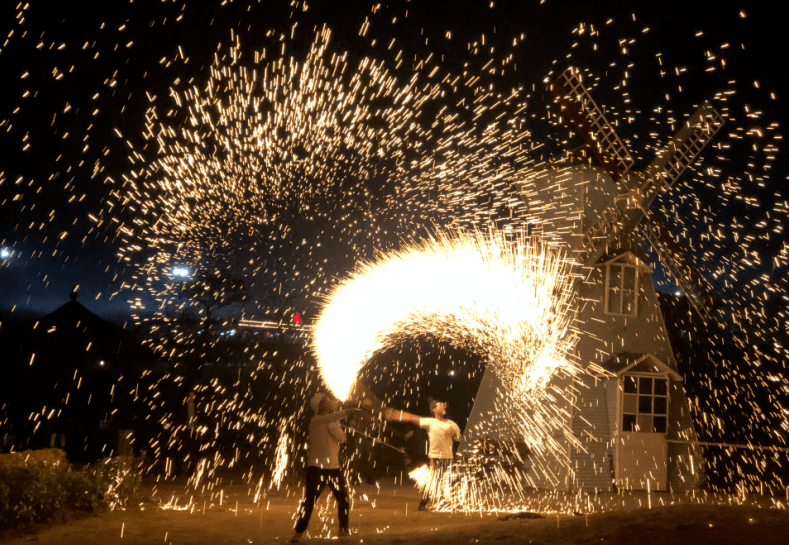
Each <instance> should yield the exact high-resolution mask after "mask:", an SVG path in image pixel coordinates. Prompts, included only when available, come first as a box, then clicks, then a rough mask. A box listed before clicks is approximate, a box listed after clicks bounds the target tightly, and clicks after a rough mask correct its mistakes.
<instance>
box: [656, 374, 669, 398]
mask: <svg viewBox="0 0 789 545" xmlns="http://www.w3.org/2000/svg"><path fill="white" fill-rule="evenodd" d="M667 393H668V381H667V380H666V379H664V378H656V379H655V395H658V396H664V395H666V394H667Z"/></svg>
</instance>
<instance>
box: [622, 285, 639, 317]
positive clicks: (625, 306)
mask: <svg viewBox="0 0 789 545" xmlns="http://www.w3.org/2000/svg"><path fill="white" fill-rule="evenodd" d="M622 314H628V315H630V316H635V315H636V292H634V291H623V292H622Z"/></svg>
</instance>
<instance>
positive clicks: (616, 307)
mask: <svg viewBox="0 0 789 545" xmlns="http://www.w3.org/2000/svg"><path fill="white" fill-rule="evenodd" d="M621 306H622V292H621V291H620V290H619V289H610V290H608V312H614V313H616V314H619V313H620V312H621V310H620V308H621Z"/></svg>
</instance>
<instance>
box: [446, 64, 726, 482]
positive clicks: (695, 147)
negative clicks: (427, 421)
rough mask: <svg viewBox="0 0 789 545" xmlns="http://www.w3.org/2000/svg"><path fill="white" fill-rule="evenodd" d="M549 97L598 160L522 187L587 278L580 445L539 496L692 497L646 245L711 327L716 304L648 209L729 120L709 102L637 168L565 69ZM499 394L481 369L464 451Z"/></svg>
mask: <svg viewBox="0 0 789 545" xmlns="http://www.w3.org/2000/svg"><path fill="white" fill-rule="evenodd" d="M551 90H552V92H553V94H554V96H555V99H556V102H557V104H558V105H559V106H560V108H561V115H562V117H563V118H564V120H565V121H567V122H570V123H572V124H574V125H575V127H576V130H577V131H578V133H580V135H581V136H582V137H583V138H584V140H585V141H586V143H587V145H588V150H589V155H590V159H591V160H586V161H583V162H581V163H580V164H571V165H564V166H558V167H555V168H554V167H551V168H546V169H544V170H537V171H534V172H532V173H531V174H530V175H529V176H528V178H527V179H525V180H523V181H522V182H521V183H520V184H518V185H519V190H520V192H521V195H522V197H523V200H524V201H525V202H526V203H527V204H528V206H529V215H530V216H532V218H530V219H531V220H533V222H534V223H535V224H537V225H540V226H541V230H542V231H543V234H544V235H548V236H552V237H553V238H554V239H556V240H557V241H558V242H560V243H562V244H564V245H566V247H567V248H568V249H570V250H571V252H572V253H573V255H574V256H575V258H576V260H577V262H578V264H579V266H580V267H582V268H583V269H582V270H583V271H584V273H585V280H584V281H582V282H581V281H579V282H578V285H577V288H576V289H577V299H578V301H579V309H578V320H579V324H580V325H579V329H581V330H582V336H581V339H580V341H579V343H578V346H577V354H576V356H577V357H578V359H579V361H580V362H581V365H583V366H585V367H586V368H587V370H588V371H589V374H588V375H587V376H585V377H583V378H582V379H581V383H580V384H575V385H574V386H572V387H570V388H569V389H568V390H567V391H571V392H572V394H571V395H570V399H569V401H568V403H567V407H564V412H565V413H566V414H567V415H568V416H567V418H568V425H569V427H570V428H571V429H572V431H573V435H574V436H575V437H576V438H578V439H579V440H580V441H581V442H582V443H583V448H577V446H576V447H573V446H571V445H570V444H568V443H567V441H565V443H564V444H566V448H567V452H566V457H565V458H564V460H561V461H560V460H555V461H548V463H547V464H546V463H542V464H541V466H540V468H535V470H534V471H533V474H531V475H530V476H529V478H530V479H531V480H532V481H533V482H534V484H535V485H536V486H538V487H541V488H543V487H544V488H559V489H579V488H583V489H584V490H587V491H594V490H608V489H610V488H611V485H612V483H616V484H617V486H619V487H623V488H627V489H636V490H647V489H649V490H668V489H673V490H680V489H687V488H692V487H694V486H696V485H697V484H698V482H699V479H700V475H699V467H700V464H699V462H700V459H699V458H700V457H699V456H698V455H697V453H696V452H695V449H694V448H693V441H694V439H695V432H694V428H693V422H692V419H691V417H690V414H689V406H688V400H687V397H686V396H685V392H684V389H683V378H682V376H680V374H679V373H678V372H677V367H676V361H675V359H674V356H673V352H672V348H671V345H670V343H669V340H668V334H667V332H666V327H665V323H664V321H663V316H662V314H661V309H660V306H659V303H658V300H657V294H656V292H655V287H654V285H653V284H652V280H651V276H650V273H651V269H650V267H649V266H647V264H646V257H645V254H644V251H643V250H642V248H641V241H642V240H645V241H646V242H647V243H648V244H649V245H650V246H651V247H652V248H653V249H654V251H655V254H656V255H657V256H658V258H659V260H660V264H661V265H662V266H663V267H664V269H665V271H666V272H667V273H668V274H669V275H670V276H671V277H672V279H673V280H674V282H676V284H677V285H678V286H679V287H680V289H681V290H682V291H683V293H684V294H685V295H686V296H687V297H688V299H689V301H690V302H691V304H692V306H693V308H694V309H695V310H696V312H698V314H699V315H700V316H701V317H702V318H706V317H707V316H708V315H709V312H710V308H711V306H712V303H713V300H712V297H711V295H710V292H709V289H708V288H707V283H706V281H705V280H704V278H703V277H702V276H701V275H700V274H699V273H698V271H697V270H696V269H695V268H694V267H692V265H691V264H690V263H688V262H687V260H686V259H685V258H684V256H683V255H682V252H681V251H680V249H679V245H678V244H677V243H676V242H675V241H674V240H673V239H672V237H671V235H670V234H669V231H668V229H667V228H666V227H665V226H664V225H663V223H662V222H661V221H660V220H659V219H658V218H657V217H656V216H655V215H654V214H653V213H652V212H651V211H650V206H651V205H652V203H653V201H654V199H655V197H656V196H657V195H659V194H660V193H661V192H662V191H665V190H667V189H669V188H671V187H672V186H673V185H674V183H675V182H676V181H677V179H678V178H679V177H680V176H681V175H682V173H683V172H684V171H685V169H687V168H688V167H689V166H690V165H691V164H692V163H693V162H694V160H695V159H696V158H697V157H698V155H699V154H700V153H701V151H702V149H703V148H704V146H705V145H706V144H707V143H708V142H709V141H710V140H711V139H712V138H713V136H714V135H715V133H716V132H717V131H718V130H719V129H720V127H721V126H722V124H723V119H722V118H721V116H720V115H719V114H718V112H717V111H715V109H714V108H712V106H710V105H709V104H707V103H705V104H703V105H702V106H701V107H699V108H698V109H697V110H696V111H695V112H694V113H693V115H691V116H690V117H689V118H688V120H687V121H686V123H685V124H684V125H683V127H682V128H681V129H680V130H679V131H678V132H677V133H676V134H675V135H674V137H673V138H672V139H671V140H670V141H669V143H668V145H667V146H666V147H665V148H664V149H662V150H661V151H660V152H658V153H657V156H656V158H655V159H654V161H653V162H652V163H651V164H650V165H649V166H648V167H647V168H646V169H645V170H643V171H635V170H633V169H632V167H633V165H634V160H633V158H632V156H631V154H630V153H629V151H628V150H627V149H626V147H625V145H624V143H623V142H622V140H621V139H620V138H619V137H618V136H617V134H616V131H615V130H614V126H613V125H612V124H611V123H610V122H609V121H608V120H607V119H606V117H605V115H604V114H603V111H602V110H601V109H600V107H599V106H598V105H597V104H596V103H595V102H594V101H593V100H592V97H591V96H590V95H589V93H588V91H587V90H586V88H585V87H584V86H583V84H582V80H581V76H580V74H579V72H578V71H577V70H575V69H573V68H568V69H567V70H566V71H564V72H563V73H562V74H561V75H560V76H559V77H558V78H557V79H556V80H555V81H554V82H553V84H552V85H551ZM498 388H500V383H499V382H498V380H497V379H496V377H495V376H494V375H493V373H492V371H486V372H485V374H484V375H483V379H482V382H481V384H480V389H479V391H478V394H477V398H476V399H475V402H474V406H473V408H472V411H471V415H470V416H469V421H468V425H467V428H466V430H467V431H466V435H467V438H466V440H467V441H468V442H469V443H470V442H471V441H474V440H475V439H478V438H480V437H479V435H480V433H479V432H478V431H477V430H480V429H482V428H481V426H482V425H483V423H484V422H485V421H486V420H487V419H489V417H490V416H491V415H493V414H494V413H495V406H496V401H497V396H498V395H499V394H497V393H496V392H497V389H498ZM485 435H489V433H487V434H485ZM503 435H505V436H506V435H508V434H507V430H504V431H503ZM554 439H556V440H559V441H561V438H560V437H556V438H554ZM464 446H466V445H465V444H464ZM461 448H463V447H461ZM568 461H569V463H568Z"/></svg>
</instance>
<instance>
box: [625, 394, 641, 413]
mask: <svg viewBox="0 0 789 545" xmlns="http://www.w3.org/2000/svg"><path fill="white" fill-rule="evenodd" d="M622 412H623V413H630V414H636V413H637V412H638V396H637V395H636V394H625V395H624V398H623V399H622Z"/></svg>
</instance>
